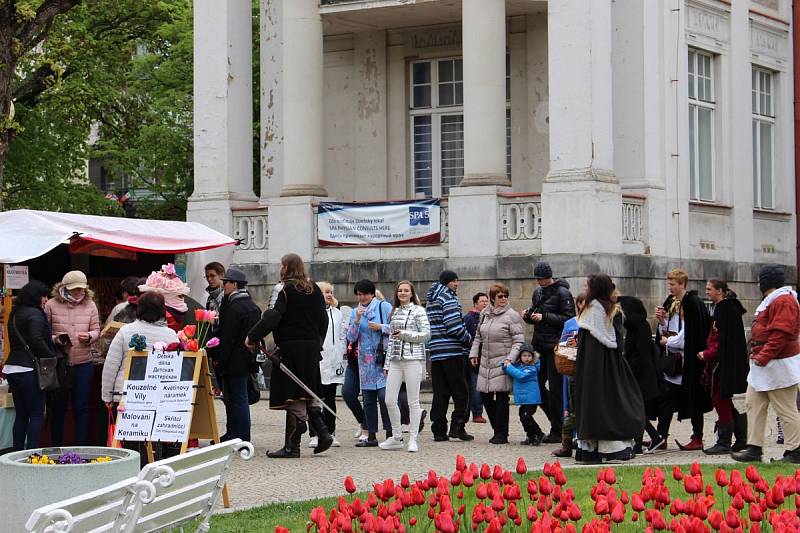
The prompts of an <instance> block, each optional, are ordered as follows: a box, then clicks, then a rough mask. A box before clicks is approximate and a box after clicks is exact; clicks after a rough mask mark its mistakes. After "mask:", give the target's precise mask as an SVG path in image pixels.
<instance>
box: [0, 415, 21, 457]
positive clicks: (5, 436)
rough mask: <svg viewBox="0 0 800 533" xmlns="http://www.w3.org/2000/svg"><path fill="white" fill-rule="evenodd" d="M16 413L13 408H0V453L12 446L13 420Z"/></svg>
mask: <svg viewBox="0 0 800 533" xmlns="http://www.w3.org/2000/svg"><path fill="white" fill-rule="evenodd" d="M16 417H17V411H16V410H15V409H14V408H13V407H3V408H0V451H1V450H5V449H8V448H11V447H12V446H14V436H13V434H12V430H13V429H14V420H15V419H16Z"/></svg>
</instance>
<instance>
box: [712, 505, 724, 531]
mask: <svg viewBox="0 0 800 533" xmlns="http://www.w3.org/2000/svg"><path fill="white" fill-rule="evenodd" d="M724 522H725V517H724V516H723V515H722V512H720V511H718V510H717V509H714V510H713V511H711V514H709V515H708V523H709V525H710V526H711V527H713V528H714V529H716V530H717V531H719V528H721V527H722V524H723V523H724Z"/></svg>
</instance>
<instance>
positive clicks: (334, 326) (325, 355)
mask: <svg viewBox="0 0 800 533" xmlns="http://www.w3.org/2000/svg"><path fill="white" fill-rule="evenodd" d="M325 312H326V313H328V331H327V333H325V342H323V343H322V354H321V355H322V360H321V361H320V362H319V377H320V380H321V381H322V384H323V385H331V384H333V383H344V370H345V367H346V366H347V363H346V362H345V360H344V351H345V348H346V347H347V340H345V335H346V334H347V326H348V324H346V323H345V321H348V320H349V319H350V314H349V313H348V315H347V318H342V316H343V315H342V312H341V311H340V310H339V309H336V308H335V307H328V308H327V309H326V311H325Z"/></svg>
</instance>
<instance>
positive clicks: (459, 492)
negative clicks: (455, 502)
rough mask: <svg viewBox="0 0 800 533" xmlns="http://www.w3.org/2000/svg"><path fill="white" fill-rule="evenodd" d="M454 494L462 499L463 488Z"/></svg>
mask: <svg viewBox="0 0 800 533" xmlns="http://www.w3.org/2000/svg"><path fill="white" fill-rule="evenodd" d="M456 496H457V497H458V499H459V500H463V499H464V489H461V490H460V491H458V494H456Z"/></svg>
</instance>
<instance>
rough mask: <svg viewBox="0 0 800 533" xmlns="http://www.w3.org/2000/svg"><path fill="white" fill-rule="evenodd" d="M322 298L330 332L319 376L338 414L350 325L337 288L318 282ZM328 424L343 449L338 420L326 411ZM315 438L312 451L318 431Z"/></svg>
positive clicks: (335, 442)
mask: <svg viewBox="0 0 800 533" xmlns="http://www.w3.org/2000/svg"><path fill="white" fill-rule="evenodd" d="M317 285H318V286H319V288H320V290H322V295H323V296H324V297H325V312H326V313H327V314H328V330H327V331H326V332H325V339H324V340H323V342H322V360H321V361H320V362H319V377H320V381H321V382H322V396H321V398H322V400H323V401H324V402H325V405H327V406H328V407H329V408H330V409H331V411H333V412H334V413H335V412H336V387H338V386H339V385H341V384H343V383H344V371H345V361H344V350H345V348H346V342H345V334H346V332H347V331H346V328H347V325H346V324H344V323H343V322H342V312H341V311H340V310H339V302H338V300H336V296H334V294H333V285H331V284H330V283H328V282H327V281H320V282H317ZM323 414H324V417H325V425H326V426H328V431H330V432H331V436H332V437H333V444H332V446H339V445H340V444H339V441H338V440H337V439H336V434H335V433H336V417H335V416H333V415H332V414H331V413H330V412H328V411H325V412H324V413H323ZM309 435H310V436H311V439H310V440H309V442H308V447H309V448H316V447H317V444H318V442H319V439H317V436H316V435H315V434H314V429H313V428H311V430H310V431H309Z"/></svg>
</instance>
